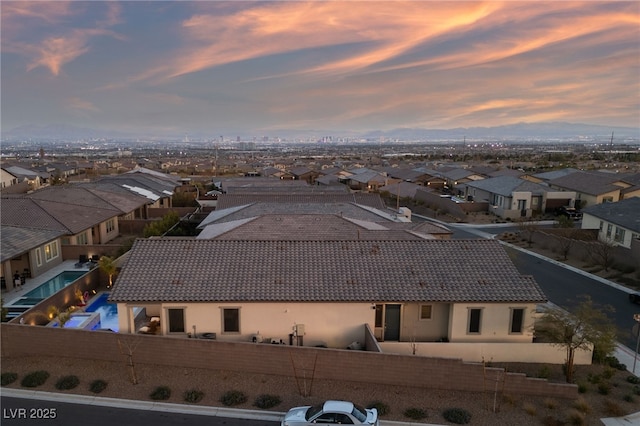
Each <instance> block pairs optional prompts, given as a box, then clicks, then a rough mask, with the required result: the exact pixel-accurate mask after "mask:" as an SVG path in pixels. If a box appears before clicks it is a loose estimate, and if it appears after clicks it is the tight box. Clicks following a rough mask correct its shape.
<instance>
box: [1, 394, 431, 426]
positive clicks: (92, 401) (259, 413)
mask: <svg viewBox="0 0 640 426" xmlns="http://www.w3.org/2000/svg"><path fill="white" fill-rule="evenodd" d="M0 396H3V397H9V398H25V399H37V400H42V401H55V402H60V403H69V404H84V405H96V406H101V407H114V408H124V409H129V410H147V411H160V412H167V413H178V414H191V415H198V416H211V417H225V418H234V419H247V420H264V421H269V422H280V421H282V418H283V417H284V415H285V413H284V412H277V411H263V410H246V409H235V408H222V407H206V406H198V405H187V404H175V403H169V402H151V401H137V400H130V399H120V398H105V397H100V396H87V395H75V394H61V393H55V392H44V391H35V390H24V389H12V388H0ZM380 426H442V425H437V424H428V423H415V422H398V421H390V420H380Z"/></svg>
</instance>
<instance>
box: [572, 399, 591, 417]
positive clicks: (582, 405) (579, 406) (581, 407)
mask: <svg viewBox="0 0 640 426" xmlns="http://www.w3.org/2000/svg"><path fill="white" fill-rule="evenodd" d="M573 408H575V409H576V410H578V411H580V412H582V413H588V412H590V411H591V405H589V403H588V402H587V401H586V400H585V399H584V398H582V397H581V398H578V399H576V400H575V401H573Z"/></svg>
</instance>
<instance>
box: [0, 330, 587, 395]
mask: <svg viewBox="0 0 640 426" xmlns="http://www.w3.org/2000/svg"><path fill="white" fill-rule="evenodd" d="M0 331H1V338H2V340H1V343H2V357H3V358H15V357H25V356H29V355H42V356H51V355H53V354H65V357H69V358H80V359H95V360H106V361H114V360H122V365H123V368H124V366H125V365H126V364H125V361H126V357H125V355H124V354H123V353H121V352H120V350H119V342H120V343H121V346H122V347H124V348H126V347H135V351H134V353H133V357H134V362H135V363H136V364H145V363H148V364H155V365H165V366H170V367H171V368H180V367H183V368H210V369H212V370H229V371H242V372H247V373H255V374H267V375H276V376H287V377H295V375H296V372H297V374H298V377H302V375H303V374H306V375H307V377H309V375H310V371H311V369H313V371H314V372H313V374H314V378H315V379H317V380H338V381H351V382H360V383H376V384H382V385H398V386H414V387H416V388H422V389H442V390H462V391H470V392H483V391H484V390H485V389H486V388H487V386H490V383H494V380H495V378H496V377H501V376H502V375H503V374H504V375H505V382H504V392H505V393H512V394H516V395H538V396H548V397H551V398H553V397H557V398H576V397H577V396H578V391H577V386H576V385H571V384H564V383H549V382H547V381H546V380H542V379H534V378H527V377H526V376H525V375H524V374H518V373H505V372H504V370H503V369H499V368H486V369H485V368H484V366H483V365H482V364H478V363H464V362H462V361H460V360H456V359H442V358H424V357H418V356H411V355H395V354H380V353H375V352H365V351H356V350H341V349H323V348H309V347H293V346H287V345H275V344H260V343H230V342H220V341H216V340H203V339H188V338H171V337H162V336H147V335H124V334H118V333H106V332H92V331H86V330H77V329H58V328H51V327H37V326H27V325H18V324H2V325H1V326H0ZM34 342H37V344H34ZM79 342H81V343H79ZM70 348H73V350H70ZM176 354H180V356H176ZM294 365H295V369H294ZM372 372H373V374H372ZM487 380H488V381H487Z"/></svg>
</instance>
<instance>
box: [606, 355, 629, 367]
mask: <svg viewBox="0 0 640 426" xmlns="http://www.w3.org/2000/svg"><path fill="white" fill-rule="evenodd" d="M604 363H605V365H608V366H609V367H612V368H615V369H616V370H620V371H624V370H626V369H627V366H626V365H624V364H622V363H621V362H620V361H619V360H618V358H616V357H615V356H608V357H605V358H604Z"/></svg>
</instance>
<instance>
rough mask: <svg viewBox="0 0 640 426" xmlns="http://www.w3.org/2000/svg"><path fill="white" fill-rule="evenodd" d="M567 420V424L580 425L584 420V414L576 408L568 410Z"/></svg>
mask: <svg viewBox="0 0 640 426" xmlns="http://www.w3.org/2000/svg"><path fill="white" fill-rule="evenodd" d="M567 420H568V422H569V424H572V425H575V426H582V425H584V422H585V415H584V413H581V412H580V411H578V410H569V412H568V413H567Z"/></svg>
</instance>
